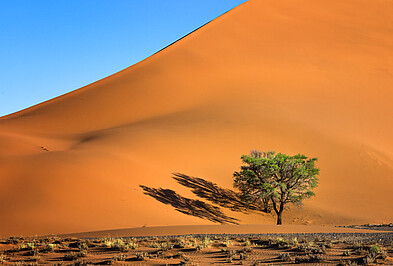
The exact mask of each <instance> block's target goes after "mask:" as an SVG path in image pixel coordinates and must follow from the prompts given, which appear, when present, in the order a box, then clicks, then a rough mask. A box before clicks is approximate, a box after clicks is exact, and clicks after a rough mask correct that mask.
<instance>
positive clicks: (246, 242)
mask: <svg viewBox="0 0 393 266" xmlns="http://www.w3.org/2000/svg"><path fill="white" fill-rule="evenodd" d="M243 246H246V247H247V246H251V241H250V240H249V239H248V238H247V239H245V241H244V243H243Z"/></svg>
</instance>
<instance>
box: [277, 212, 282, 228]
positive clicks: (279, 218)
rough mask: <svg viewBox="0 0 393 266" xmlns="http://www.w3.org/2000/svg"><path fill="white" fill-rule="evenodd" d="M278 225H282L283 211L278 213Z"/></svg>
mask: <svg viewBox="0 0 393 266" xmlns="http://www.w3.org/2000/svg"><path fill="white" fill-rule="evenodd" d="M277 225H282V210H280V211H279V212H278V213H277Z"/></svg>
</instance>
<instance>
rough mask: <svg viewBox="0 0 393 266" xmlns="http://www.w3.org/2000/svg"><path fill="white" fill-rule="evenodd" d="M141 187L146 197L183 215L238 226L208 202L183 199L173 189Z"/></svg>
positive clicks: (232, 219) (233, 219)
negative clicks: (167, 205)
mask: <svg viewBox="0 0 393 266" xmlns="http://www.w3.org/2000/svg"><path fill="white" fill-rule="evenodd" d="M140 187H141V188H142V189H143V190H144V193H145V194H146V195H149V196H151V197H153V198H155V199H156V200H158V201H160V202H162V203H164V204H169V205H172V206H173V207H174V208H175V209H176V210H177V211H179V212H181V213H184V214H187V215H192V216H196V217H199V218H202V219H207V220H209V221H212V222H216V223H228V224H237V222H236V221H238V220H237V219H235V218H232V217H229V216H227V215H225V214H224V213H223V212H222V211H221V209H220V208H219V207H216V206H213V205H211V204H208V203H206V202H203V201H200V200H193V199H189V198H185V197H182V196H180V195H179V194H177V193H176V192H175V191H173V190H171V189H163V188H158V189H157V188H150V187H146V186H143V185H140Z"/></svg>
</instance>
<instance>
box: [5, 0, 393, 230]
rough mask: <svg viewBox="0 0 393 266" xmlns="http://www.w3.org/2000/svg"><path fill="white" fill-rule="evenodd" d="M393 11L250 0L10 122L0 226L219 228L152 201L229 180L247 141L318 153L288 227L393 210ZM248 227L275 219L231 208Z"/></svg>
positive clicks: (315, 0)
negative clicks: (160, 191)
mask: <svg viewBox="0 0 393 266" xmlns="http://www.w3.org/2000/svg"><path fill="white" fill-rule="evenodd" d="M391 14H393V5H392V2H391V1H386V0H343V1H323V0H299V1H290V0H281V1H273V0H251V1H248V2H246V3H245V4H242V5H240V6H239V7H237V8H235V9H234V10H232V11H230V12H228V13H227V14H225V15H223V16H221V17H219V18H217V19H216V20H214V21H212V22H211V23H209V24H207V25H205V26H204V27H202V28H200V29H198V30H197V31H195V32H193V33H192V34H190V35H188V36H186V37H185V38H183V39H181V40H179V41H178V42H176V43H174V44H173V45H171V46H169V47H167V48H166V49H164V50H162V51H160V52H159V53H157V54H155V55H153V56H151V57H149V58H148V59H146V60H144V61H142V62H140V63H138V64H136V65H134V66H131V67H129V68H127V69H125V70H123V71H121V72H119V73H116V74H114V75H112V76H110V77H107V78H105V79H102V80H100V81H98V82H95V83H93V84H90V85H88V86H86V87H83V88H81V89H79V90H76V91H74V92H71V93H69V94H66V95H63V96H61V97H58V98H55V99H53V100H50V101H48V102H44V103H41V104H39V105H36V106H33V107H31V108H28V109H26V110H23V111H20V112H17V113H15V114H11V115H8V116H5V117H2V118H0V184H1V186H0V235H14V234H29V235H32V234H48V233H52V234H59V233H67V232H82V231H93V230H106V229H116V228H130V227H140V226H168V225H202V224H211V223H212V222H211V221H209V220H204V219H201V218H199V217H196V216H191V215H185V214H183V213H181V212H178V211H176V210H175V208H174V207H173V206H171V205H165V204H163V203H161V202H159V201H157V200H156V199H155V198H153V197H150V196H148V195H145V194H144V193H143V190H142V189H141V188H140V185H145V186H147V187H151V188H159V187H162V188H166V189H172V190H173V191H175V192H176V193H177V194H179V195H181V196H182V197H187V198H191V199H196V196H195V195H194V194H193V193H191V192H190V189H188V188H186V187H184V186H182V185H180V184H178V183H177V182H176V181H175V180H174V179H172V178H171V173H172V172H180V173H184V174H189V175H192V176H197V177H202V178H204V179H206V180H208V181H212V182H214V183H217V184H218V185H219V186H221V187H226V188H231V186H232V173H233V171H235V170H237V169H238V168H239V166H240V159H239V157H240V156H241V155H242V154H245V153H248V152H249V151H250V149H252V148H257V149H261V150H276V151H280V152H284V153H290V154H294V153H304V154H306V155H309V156H313V157H318V158H319V167H320V169H321V175H320V185H319V188H318V189H317V190H316V194H317V197H315V198H314V199H311V200H308V201H306V202H305V205H304V206H303V207H301V208H297V207H296V208H292V210H291V211H290V212H288V213H286V214H284V223H293V224H347V223H360V222H362V223H363V222H390V221H391V220H392V216H393V211H392V210H393V138H392V130H393V117H392V116H393V106H392V101H393V90H392V85H393V49H392V47H393V17H392V15H391ZM222 212H223V213H225V215H227V216H228V217H232V218H235V219H238V222H239V223H242V224H273V223H274V217H273V216H271V215H266V214H265V215H261V214H249V215H248V214H244V213H238V212H233V211H228V210H225V209H222Z"/></svg>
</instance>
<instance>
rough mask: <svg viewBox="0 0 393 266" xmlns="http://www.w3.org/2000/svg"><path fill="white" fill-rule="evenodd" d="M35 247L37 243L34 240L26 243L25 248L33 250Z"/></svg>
mask: <svg viewBox="0 0 393 266" xmlns="http://www.w3.org/2000/svg"><path fill="white" fill-rule="evenodd" d="M34 248H35V244H34V243H33V242H29V243H26V245H25V249H27V250H33V249H34Z"/></svg>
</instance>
